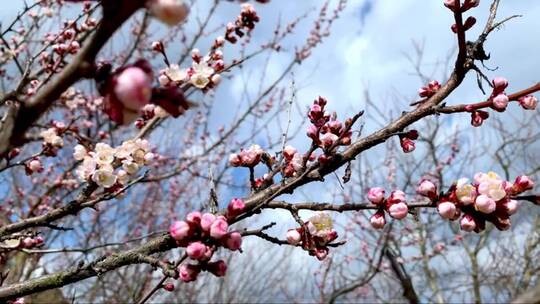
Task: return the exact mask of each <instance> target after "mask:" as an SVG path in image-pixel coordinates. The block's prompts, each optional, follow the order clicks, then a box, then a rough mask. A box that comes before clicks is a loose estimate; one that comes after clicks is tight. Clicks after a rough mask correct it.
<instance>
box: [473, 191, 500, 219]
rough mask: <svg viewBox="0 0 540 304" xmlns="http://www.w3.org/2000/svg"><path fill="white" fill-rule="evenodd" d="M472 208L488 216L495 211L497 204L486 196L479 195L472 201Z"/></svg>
mask: <svg viewBox="0 0 540 304" xmlns="http://www.w3.org/2000/svg"><path fill="white" fill-rule="evenodd" d="M474 208H475V209H476V210H478V211H480V212H482V213H486V214H490V213H492V212H493V211H495V208H497V204H496V203H495V201H494V200H493V199H492V198H490V197H489V196H487V195H484V194H482V195H479V196H478V197H476V200H475V201H474Z"/></svg>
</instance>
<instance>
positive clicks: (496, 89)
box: [492, 77, 508, 95]
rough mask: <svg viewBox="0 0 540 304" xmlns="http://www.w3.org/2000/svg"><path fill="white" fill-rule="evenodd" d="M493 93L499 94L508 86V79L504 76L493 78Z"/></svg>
mask: <svg viewBox="0 0 540 304" xmlns="http://www.w3.org/2000/svg"><path fill="white" fill-rule="evenodd" d="M492 83H493V95H499V94H501V93H502V92H504V90H506V88H507V87H508V80H506V78H504V77H496V78H495V79H493V82H492Z"/></svg>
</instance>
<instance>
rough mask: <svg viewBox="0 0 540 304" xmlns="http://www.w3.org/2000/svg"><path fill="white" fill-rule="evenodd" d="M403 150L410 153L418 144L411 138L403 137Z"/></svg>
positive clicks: (401, 142) (401, 141)
mask: <svg viewBox="0 0 540 304" xmlns="http://www.w3.org/2000/svg"><path fill="white" fill-rule="evenodd" d="M400 145H401V148H402V149H403V152H405V153H410V152H412V151H414V149H416V144H415V143H414V141H412V140H411V139H410V138H407V137H403V138H401V140H400Z"/></svg>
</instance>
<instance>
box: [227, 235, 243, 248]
mask: <svg viewBox="0 0 540 304" xmlns="http://www.w3.org/2000/svg"><path fill="white" fill-rule="evenodd" d="M225 247H227V248H228V249H230V250H232V251H235V250H239V249H240V248H241V247H242V235H241V234H240V233H239V232H236V231H235V232H231V233H229V234H228V235H227V237H226V240H225Z"/></svg>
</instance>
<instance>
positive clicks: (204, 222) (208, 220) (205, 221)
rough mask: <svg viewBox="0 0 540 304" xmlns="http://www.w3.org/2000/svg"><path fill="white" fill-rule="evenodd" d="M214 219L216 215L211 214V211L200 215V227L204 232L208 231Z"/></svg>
mask: <svg viewBox="0 0 540 304" xmlns="http://www.w3.org/2000/svg"><path fill="white" fill-rule="evenodd" d="M215 220H216V216H215V215H213V214H212V213H205V214H203V215H202V217H201V229H202V230H203V231H205V232H209V231H210V227H211V226H212V224H213V223H214V221H215Z"/></svg>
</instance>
